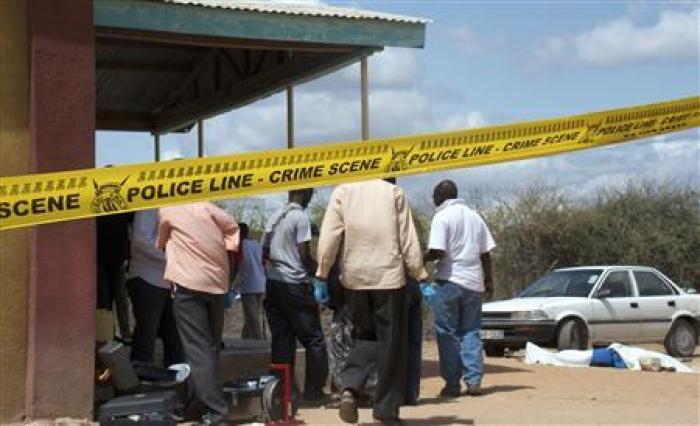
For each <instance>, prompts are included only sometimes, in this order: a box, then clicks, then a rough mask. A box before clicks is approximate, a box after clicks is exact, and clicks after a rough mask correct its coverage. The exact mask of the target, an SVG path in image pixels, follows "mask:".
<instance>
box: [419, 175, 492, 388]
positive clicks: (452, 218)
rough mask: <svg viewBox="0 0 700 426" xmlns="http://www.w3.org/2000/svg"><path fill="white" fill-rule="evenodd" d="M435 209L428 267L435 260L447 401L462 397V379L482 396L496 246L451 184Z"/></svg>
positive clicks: (440, 191)
mask: <svg viewBox="0 0 700 426" xmlns="http://www.w3.org/2000/svg"><path fill="white" fill-rule="evenodd" d="M433 201H434V202H435V206H436V207H437V209H436V212H435V216H434V217H433V221H432V224H431V226H430V242H429V243H428V253H426V255H425V260H426V261H433V260H437V268H436V273H435V278H436V282H437V283H438V287H437V289H436V295H435V300H433V301H432V302H431V307H432V308H433V317H434V318H435V331H436V334H437V341H438V351H439V355H440V374H441V375H442V378H443V379H444V380H445V387H444V388H443V389H442V390H441V391H440V395H441V396H444V397H457V396H459V394H460V390H461V385H460V379H463V380H464V381H465V383H466V385H467V394H469V395H479V394H480V393H481V391H480V388H481V379H482V377H483V370H484V366H483V355H482V343H481V339H480V337H479V329H480V328H481V303H482V298H483V294H484V292H486V293H487V294H490V293H492V292H493V275H492V267H491V256H490V254H489V252H490V251H491V250H492V249H493V248H494V247H495V246H496V244H495V243H494V241H493V238H492V237H491V233H490V232H489V229H488V227H487V226H486V223H485V222H484V220H483V219H482V218H481V216H479V214H478V213H476V212H475V211H474V210H472V209H470V208H469V207H467V205H466V204H465V203H464V200H461V199H458V198H457V186H456V185H455V183H454V182H452V181H451V180H444V181H442V182H440V183H439V184H438V185H437V186H436V187H435V190H434V191H433Z"/></svg>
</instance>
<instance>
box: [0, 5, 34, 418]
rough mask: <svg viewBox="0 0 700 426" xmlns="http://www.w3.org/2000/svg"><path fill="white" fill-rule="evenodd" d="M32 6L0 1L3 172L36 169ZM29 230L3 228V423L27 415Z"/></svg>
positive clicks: (0, 344)
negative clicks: (32, 138) (32, 159)
mask: <svg viewBox="0 0 700 426" xmlns="http://www.w3.org/2000/svg"><path fill="white" fill-rule="evenodd" d="M26 8H27V4H26V2H25V1H24V0H14V1H0V152H2V153H3V155H0V176H13V175H23V174H27V173H29V171H30V170H29V155H30V142H29V65H28V48H27V16H26ZM29 235H30V231H29V230H26V229H19V230H12V231H2V232H0V423H5V422H18V421H21V420H22V418H23V416H24V415H25V414H26V411H25V399H26V392H25V384H26V381H27V294H28V286H27V283H28V282H29Z"/></svg>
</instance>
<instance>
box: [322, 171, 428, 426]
mask: <svg viewBox="0 0 700 426" xmlns="http://www.w3.org/2000/svg"><path fill="white" fill-rule="evenodd" d="M338 256H339V259H338V260H339V262H340V266H341V281H342V283H343V286H344V287H345V288H347V289H348V290H350V291H348V292H347V295H346V297H347V301H348V304H349V306H350V310H351V312H352V318H353V327H354V332H353V334H354V337H355V346H354V348H353V350H352V352H351V353H350V356H349V359H348V361H347V364H346V365H345V368H344V369H343V371H342V373H341V374H340V381H341V385H342V389H343V391H342V395H341V403H340V413H339V414H340V418H341V419H342V420H343V421H345V422H348V423H356V422H357V392H358V390H359V389H361V388H362V385H363V383H364V381H365V380H366V378H367V375H368V373H369V371H371V368H372V367H373V365H372V364H373V363H376V364H377V365H376V366H377V368H378V372H379V383H378V384H377V389H376V392H375V398H374V410H373V413H374V417H375V418H376V419H378V420H380V421H381V422H382V423H383V424H401V420H400V419H399V407H400V406H401V404H402V403H403V401H404V385H405V381H406V351H407V350H408V343H407V328H406V326H407V321H406V317H405V316H406V309H405V298H406V296H405V284H406V278H405V276H406V273H408V274H409V275H410V276H412V277H413V278H415V279H416V280H418V281H424V280H426V279H427V278H428V274H427V272H426V271H425V268H424V267H423V260H422V255H421V249H420V243H419V241H418V235H417V233H416V230H415V227H414V224H413V217H412V216H411V211H410V209H409V206H408V203H407V201H406V196H405V195H404V192H403V190H402V189H401V188H399V187H397V186H395V185H394V184H393V180H390V181H383V180H371V181H367V182H361V183H351V184H346V185H340V186H338V187H337V188H336V189H335V190H334V191H333V194H332V195H331V198H330V201H329V203H328V208H327V210H326V214H325V216H324V218H323V225H322V226H321V235H320V237H319V243H318V271H317V273H316V276H317V281H316V283H315V285H316V286H317V287H319V286H320V287H323V285H324V281H325V280H326V279H327V277H328V273H329V271H330V269H331V267H332V265H333V263H334V262H335V261H336V258H337V257H338Z"/></svg>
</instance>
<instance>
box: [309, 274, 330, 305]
mask: <svg viewBox="0 0 700 426" xmlns="http://www.w3.org/2000/svg"><path fill="white" fill-rule="evenodd" d="M313 285H314V299H316V301H317V302H318V303H320V304H322V305H325V304H326V303H328V302H330V300H331V297H330V295H329V294H328V283H327V282H326V280H324V279H321V278H318V277H316V278H314V280H313Z"/></svg>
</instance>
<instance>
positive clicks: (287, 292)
mask: <svg viewBox="0 0 700 426" xmlns="http://www.w3.org/2000/svg"><path fill="white" fill-rule="evenodd" d="M311 197H313V189H302V190H294V191H291V192H290V193H289V202H288V203H287V204H285V205H284V206H283V207H281V208H280V209H278V210H277V211H276V212H275V213H274V214H273V215H272V216H271V217H270V220H269V221H268V222H267V224H266V226H265V234H264V235H263V253H264V254H263V255H264V257H265V258H266V260H267V261H268V267H267V289H266V295H265V311H266V312H267V321H268V324H269V325H270V332H271V334H272V344H271V346H272V348H271V349H272V354H271V358H272V362H273V363H279V364H289V365H292V366H293V365H294V358H295V355H296V341H297V339H299V341H300V342H301V344H302V345H304V347H305V348H306V380H305V383H304V393H303V400H304V402H305V403H306V404H307V405H320V404H323V403H324V402H326V399H327V396H326V394H325V393H324V392H323V387H324V386H325V384H326V379H327V378H328V353H327V350H326V341H325V337H324V336H323V330H322V329H321V319H320V315H319V305H318V303H317V301H316V299H315V298H314V293H313V287H312V285H311V277H312V276H313V272H314V270H315V267H316V262H314V260H313V258H312V257H311V251H310V248H309V242H310V241H311V223H310V221H309V217H308V215H307V214H306V212H305V209H306V207H307V206H308V205H309V202H310V201H311Z"/></svg>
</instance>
